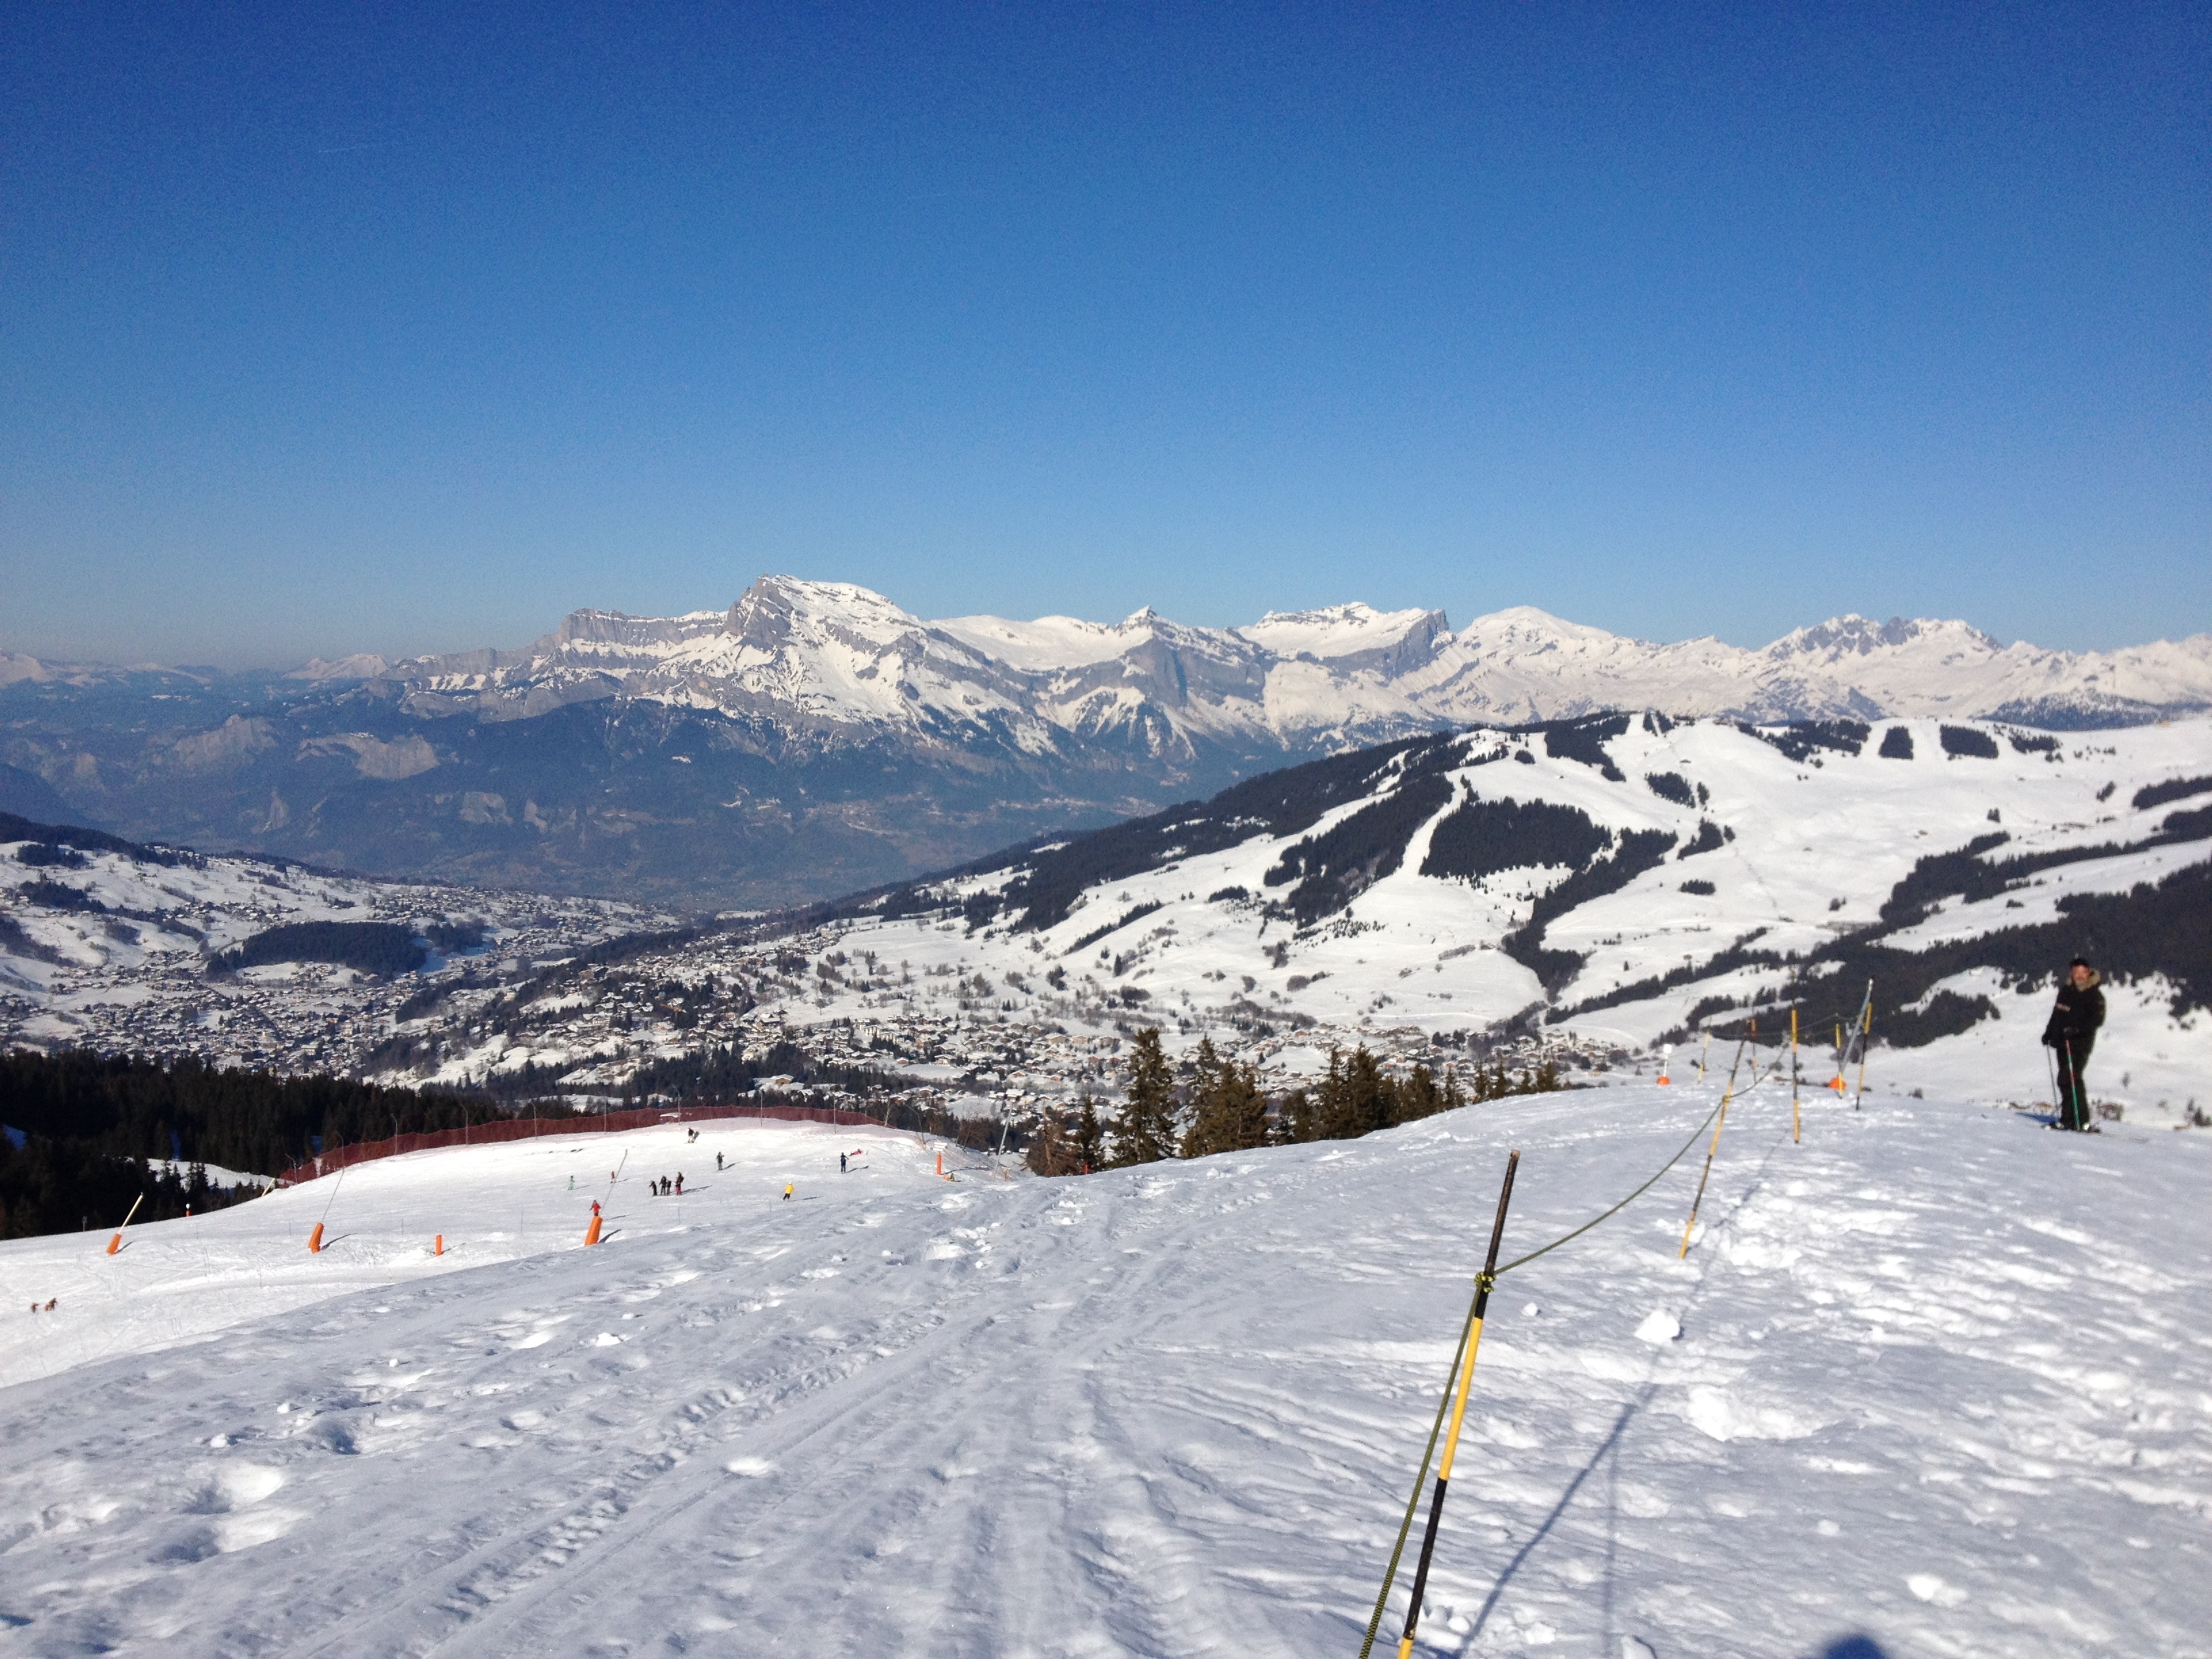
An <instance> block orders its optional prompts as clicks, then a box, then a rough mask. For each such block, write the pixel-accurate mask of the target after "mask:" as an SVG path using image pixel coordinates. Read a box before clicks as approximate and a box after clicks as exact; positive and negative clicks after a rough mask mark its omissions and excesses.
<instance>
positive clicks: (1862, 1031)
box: [1851, 980, 1874, 1112]
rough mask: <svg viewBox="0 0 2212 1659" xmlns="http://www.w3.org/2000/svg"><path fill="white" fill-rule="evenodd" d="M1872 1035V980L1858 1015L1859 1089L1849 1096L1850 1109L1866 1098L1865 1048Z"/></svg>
mask: <svg viewBox="0 0 2212 1659" xmlns="http://www.w3.org/2000/svg"><path fill="white" fill-rule="evenodd" d="M1873 1036H1874V981H1872V980H1869V981H1867V993H1866V1006H1865V1007H1864V1009H1863V1010H1862V1011H1861V1013H1860V1015H1859V1091H1858V1092H1857V1094H1855V1095H1853V1096H1852V1097H1851V1109H1852V1110H1853V1111H1855V1112H1856V1111H1857V1110H1858V1109H1859V1102H1861V1101H1862V1100H1864V1099H1865V1098H1866V1066H1867V1048H1868V1045H1869V1043H1870V1042H1871V1041H1872V1039H1873Z"/></svg>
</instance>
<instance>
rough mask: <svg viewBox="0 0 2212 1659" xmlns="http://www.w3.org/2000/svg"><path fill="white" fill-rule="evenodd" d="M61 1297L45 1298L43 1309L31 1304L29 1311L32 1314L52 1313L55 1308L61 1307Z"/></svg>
mask: <svg viewBox="0 0 2212 1659" xmlns="http://www.w3.org/2000/svg"><path fill="white" fill-rule="evenodd" d="M61 1304H62V1299H61V1297H58V1296H54V1297H47V1298H46V1306H45V1307H43V1308H41V1307H40V1305H39V1304H37V1303H35V1302H33V1304H31V1311H32V1312H33V1313H52V1311H53V1310H55V1309H56V1308H58V1307H59V1306H61Z"/></svg>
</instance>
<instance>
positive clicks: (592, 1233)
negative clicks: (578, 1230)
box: [584, 1216, 599, 1244]
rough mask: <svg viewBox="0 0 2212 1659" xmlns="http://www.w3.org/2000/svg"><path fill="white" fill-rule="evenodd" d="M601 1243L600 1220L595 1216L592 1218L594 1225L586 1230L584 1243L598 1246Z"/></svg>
mask: <svg viewBox="0 0 2212 1659" xmlns="http://www.w3.org/2000/svg"><path fill="white" fill-rule="evenodd" d="M584 1243H586V1244H596V1243H599V1217H597V1216H593V1217H592V1225H590V1226H588V1227H586V1228H585V1229H584Z"/></svg>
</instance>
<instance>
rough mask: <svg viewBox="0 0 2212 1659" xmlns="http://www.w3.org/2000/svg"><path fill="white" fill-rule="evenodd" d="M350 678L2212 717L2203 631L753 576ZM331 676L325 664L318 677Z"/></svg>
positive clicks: (1175, 723)
mask: <svg viewBox="0 0 2212 1659" xmlns="http://www.w3.org/2000/svg"><path fill="white" fill-rule="evenodd" d="M348 661H349V662H350V663H357V664H359V665H361V677H362V678H386V679H389V680H392V681H393V682H394V683H396V684H401V685H404V686H405V687H406V688H407V689H408V691H409V693H410V696H413V697H414V698H416V699H418V700H420V702H421V706H422V707H425V708H435V709H437V710H438V711H439V712H445V713H462V712H469V713H473V714H478V715H479V716H482V717H487V718H493V719H501V718H513V717H515V716H517V715H522V714H535V713H541V712H543V711H544V709H545V708H552V707H556V706H558V705H559V704H561V703H564V702H579V701H585V700H589V699H592V698H599V697H625V696H626V697H642V698H647V699H652V700H655V701H659V702H671V703H677V704H679V705H682V706H684V707H688V708H717V709H720V710H722V711H723V712H725V713H728V714H745V715H754V716H768V717H772V718H775V719H779V720H787V721H792V722H794V723H797V724H799V725H801V726H805V727H807V728H809V729H814V730H823V731H828V730H835V729H836V728H839V727H848V726H849V727H854V728H863V729H868V730H895V731H905V732H917V733H924V732H926V733H931V734H935V735H941V736H946V737H960V738H972V737H981V738H984V739H985V740H987V741H994V742H996V741H1009V742H1012V743H1014V744H1017V745H1018V746H1019V747H1021V748H1023V749H1024V750H1030V751H1034V752H1042V750H1047V749H1048V748H1050V747H1052V746H1053V744H1054V743H1055V742H1056V741H1057V740H1058V735H1059V734H1073V735H1076V736H1079V737H1082V738H1088V739H1102V738H1103V739H1107V740H1112V741H1120V742H1125V743H1134V744H1137V745H1138V746H1139V747H1141V748H1146V749H1149V750H1154V751H1156V752H1169V751H1173V752H1176V753H1180V754H1183V755H1186V756H1188V755H1191V754H1194V753H1196V752H1197V750H1199V748H1200V747H1201V746H1202V745H1205V744H1210V743H1211V744H1220V743H1228V744H1232V745H1238V746H1241V745H1243V744H1251V743H1259V744H1263V745H1265V744H1283V745H1288V746H1291V747H1299V746H1304V745H1305V744H1308V743H1310V742H1311V741H1313V740H1316V739H1321V740H1333V741H1335V742H1338V743H1346V742H1351V741H1354V740H1361V741H1364V740H1372V739H1375V738H1383V737H1388V736H1391V735H1395V734H1396V733H1398V732H1411V731H1420V730H1432V729H1434V728H1436V727H1437V726H1444V725H1450V724H1455V723H1462V722H1469V721H1476V720H1559V719H1565V718H1571V717H1575V716H1578V715H1582V714H1589V713H1593V712H1595V711H1597V710H1600V709H1606V708H1662V709H1664V710H1666V711H1668V712H1669V713H1673V714H1693V715H1722V716H1726V717H1729V718H1734V719H1739V720H1752V721H1775V720H1825V719H1835V718H1839V717H1857V718H1861V719H1869V718H1871V719H1880V718H1882V717H1885V716H1887V717H1909V716H1917V715H1934V714H1951V715H1959V716H1984V717H1989V718H2000V719H2009V720H2021V721H2023V722H2027V723H2033V724H2041V725H2049V726H2081V725H2112V724H2124V723H2127V722H2128V721H2130V720H2153V719H2157V718H2160V717H2161V716H2165V715H2170V714H2175V713H2179V712H2185V711H2189V710H2193V709H2198V708H2208V707H2212V635H2197V636H2196V637H2195V638H2192V639H2189V640H2185V641H2179V642H2167V641H2160V642H2159V643H2156V644H2152V645H2147V646H2137V647H2129V648H2127V649H2125V650H2121V651H2116V652H2110V653H2099V652H2091V653H2073V652H2066V651H2051V650H2045V649H2043V648H2041V647H2037V646H2033V645H2027V644H2016V645H2010V646H2004V645H2000V644H1998V643H1997V641H1995V640H1993V639H1991V638H1990V636H1989V635H1986V634H1984V633H1983V632H1982V631H1981V630H1979V629H1976V628H1972V627H1970V626H1969V625H1967V624H1966V623H1963V622H1936V621H1926V620H1918V621H1907V620H1905V618H1902V617H1892V618H1891V619H1890V620H1889V621H1888V622H1886V623H1876V622H1873V621H1870V620H1869V619H1868V618H1866V617H1858V616H1844V617H1831V618H1830V619H1829V620H1827V621H1826V622H1822V623H1814V624H1813V625H1812V626H1810V627H1808V628H1801V629H1796V630H1795V631H1794V632H1792V633H1790V634H1788V635H1784V637H1782V638H1781V639H1779V640H1777V641H1774V643H1773V644H1771V645H1769V646H1767V647H1765V648H1764V649H1761V650H1756V651H1751V650H1744V649H1742V648H1741V647H1735V646H1730V645H1727V644H1723V642H1722V641H1718V640H1715V639H1711V638H1706V639H1699V640H1690V641H1684V642H1682V643H1680V644H1677V645H1655V644H1652V643H1650V642H1649V641H1643V640H1634V639H1628V638H1626V637H1624V636H1622V635H1616V634H1609V633H1607V632H1606V631H1605V630H1604V629H1597V628H1587V627H1583V626H1580V625H1578V624H1577V623H1569V622H1564V621H1562V620H1560V619H1559V617H1553V616H1550V615H1548V614H1547V613H1546V612H1544V611H1539V610H1536V609H1534V607H1532V606H1527V605H1520V606H1516V607H1513V608H1511V609H1510V610H1505V611H1494V612H1492V613H1491V614H1489V615H1487V616H1483V617H1476V618H1475V619H1474V621H1473V622H1472V623H1469V624H1468V626H1467V627H1466V628H1465V629H1460V630H1458V631H1455V630H1454V629H1452V628H1451V626H1450V624H1449V621H1448V620H1447V619H1446V617H1445V616H1444V613H1443V611H1419V610H1412V611H1376V610H1374V609H1372V608H1371V607H1370V606H1368V605H1361V604H1357V603H1354V604H1349V605H1330V606H1328V607H1325V608H1323V609H1321V610H1316V611H1270V612H1268V613H1267V615H1266V616H1265V617H1261V619H1260V620H1259V621H1258V622H1256V623H1251V624H1249V626H1246V627H1242V628H1194V627H1188V626H1185V625H1184V624H1182V623H1174V622H1170V621H1169V620H1168V619H1166V618H1165V617H1161V616H1160V615H1159V614H1158V612H1156V611H1152V610H1151V609H1149V608H1147V609H1146V610H1143V611H1138V612H1137V613H1136V614H1135V615H1134V616H1132V617H1127V618H1126V619H1124V620H1123V621H1121V622H1119V623H1091V622H1082V621H1079V620H1077V619H1076V618H1073V617H1039V618H1038V619H1036V621H1033V622H1016V621H1012V620H1009V619H1008V618H1006V617H991V616H980V617H952V618H950V619H947V620H945V621H941V622H927V621H924V620H922V619H921V618H920V617H915V616H911V615H909V614H908V612H906V611H902V610H901V609H899V607H898V606H897V605H894V604H892V603H891V602H890V600H889V599H885V598H884V596H883V595H882V594H879V593H876V592H872V591H870V590H869V589H867V588H865V587H860V586H854V585H853V584H851V583H849V582H811V581H802V580H799V579H798V578H796V577H791V576H763V577H762V578H761V579H760V580H758V581H757V582H755V583H754V584H753V585H752V586H751V587H750V588H748V589H747V590H746V591H745V592H744V596H743V597H742V598H740V599H738V602H737V603H736V604H735V605H732V606H731V607H730V608H729V610H728V611H727V612H726V613H725V612H720V611H692V612H690V613H689V614H687V615H684V616H681V617H629V616H624V615H623V614H622V613H620V612H618V611H576V612H574V613H573V614H571V615H570V616H569V617H568V619H567V620H566V621H565V622H563V623H562V624H561V626H560V627H559V628H557V629H555V630H554V631H553V632H552V633H550V634H549V635H546V636H545V637H544V639H541V640H539V641H537V642H536V643H535V644H534V645H532V646H529V647H526V648H524V649H523V650H520V651H513V652H502V651H475V652H468V653H461V654H458V655H453V656H438V657H421V658H416V659H411V660H409V661H405V662H400V663H392V664H386V663H385V662H384V661H383V660H382V659H376V658H369V659H348ZM341 666H343V665H315V667H316V669H317V671H318V677H319V678H331V677H332V676H333V674H334V672H335V671H336V670H337V668H339V667H341Z"/></svg>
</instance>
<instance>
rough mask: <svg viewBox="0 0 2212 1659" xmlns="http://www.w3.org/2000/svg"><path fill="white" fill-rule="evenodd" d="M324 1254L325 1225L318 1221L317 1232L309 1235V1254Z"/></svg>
mask: <svg viewBox="0 0 2212 1659" xmlns="http://www.w3.org/2000/svg"><path fill="white" fill-rule="evenodd" d="M322 1253H323V1224H322V1223H321V1222H319V1221H318V1222H317V1223H316V1224H315V1231H313V1232H311V1233H309V1234H308V1235H307V1254H308V1255H321V1254H322Z"/></svg>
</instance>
